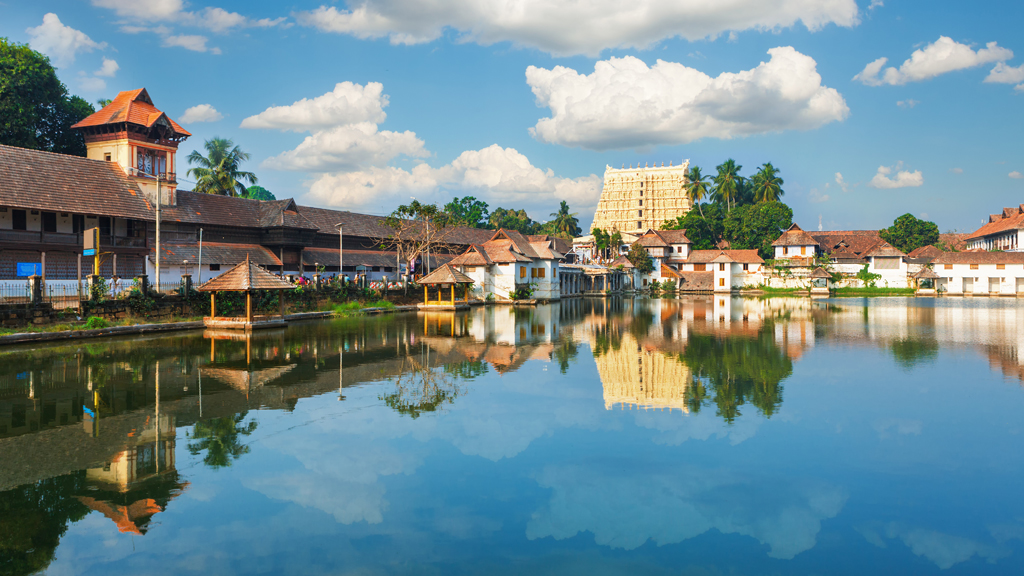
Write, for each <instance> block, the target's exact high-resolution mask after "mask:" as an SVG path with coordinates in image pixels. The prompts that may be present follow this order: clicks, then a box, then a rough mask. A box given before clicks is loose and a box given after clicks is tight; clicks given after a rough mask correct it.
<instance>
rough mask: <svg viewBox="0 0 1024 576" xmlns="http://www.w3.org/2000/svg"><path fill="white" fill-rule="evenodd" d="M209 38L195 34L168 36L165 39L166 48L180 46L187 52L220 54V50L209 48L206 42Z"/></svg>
mask: <svg viewBox="0 0 1024 576" xmlns="http://www.w3.org/2000/svg"><path fill="white" fill-rule="evenodd" d="M207 41H208V38H207V37H206V36H199V35H194V34H179V35H177V36H167V37H166V38H164V43H163V45H164V46H178V47H180V48H184V49H186V50H191V51H193V52H206V51H210V52H212V53H214V54H220V48H207V47H206V42H207Z"/></svg>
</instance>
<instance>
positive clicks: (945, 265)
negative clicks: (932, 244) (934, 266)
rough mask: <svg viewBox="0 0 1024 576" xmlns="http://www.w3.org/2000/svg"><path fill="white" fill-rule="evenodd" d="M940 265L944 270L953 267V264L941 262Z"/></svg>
mask: <svg viewBox="0 0 1024 576" xmlns="http://www.w3.org/2000/svg"><path fill="white" fill-rule="evenodd" d="M942 266H943V269H945V270H952V269H953V265H952V264H943V265H942Z"/></svg>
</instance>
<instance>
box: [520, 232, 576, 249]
mask: <svg viewBox="0 0 1024 576" xmlns="http://www.w3.org/2000/svg"><path fill="white" fill-rule="evenodd" d="M526 238H527V239H528V240H529V241H530V242H541V241H544V240H551V241H552V242H554V243H555V252H558V253H560V254H567V253H569V252H570V251H572V242H570V241H569V240H566V239H565V238H559V237H558V236H551V235H549V234H530V235H528V236H527V237H526Z"/></svg>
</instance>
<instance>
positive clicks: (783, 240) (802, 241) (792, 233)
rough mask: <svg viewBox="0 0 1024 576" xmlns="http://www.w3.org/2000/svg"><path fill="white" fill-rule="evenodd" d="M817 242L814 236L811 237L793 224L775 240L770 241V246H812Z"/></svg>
mask: <svg viewBox="0 0 1024 576" xmlns="http://www.w3.org/2000/svg"><path fill="white" fill-rule="evenodd" d="M817 243H818V242H817V241H816V240H815V239H814V238H811V235H810V234H808V233H807V232H804V231H803V229H802V228H800V227H799V226H797V225H796V224H793V225H792V226H790V227H789V229H788V230H786V231H785V232H783V233H782V236H779V238H778V239H777V240H776V241H775V242H772V246H812V245H815V244H817Z"/></svg>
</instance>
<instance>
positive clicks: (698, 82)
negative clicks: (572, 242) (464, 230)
mask: <svg viewBox="0 0 1024 576" xmlns="http://www.w3.org/2000/svg"><path fill="white" fill-rule="evenodd" d="M1022 23H1024V3H1020V2H984V1H979V2H971V3H966V2H945V1H935V2H906V1H898V0H859V1H855V0H821V1H814V0H633V1H632V2H622V1H618V2H616V1H609V0H576V1H574V2H550V1H545V0H516V1H509V0H505V1H493V0H491V1H488V0H447V1H440V2H439V1H424V0H362V1H359V0H353V1H351V2H345V1H344V0H341V1H337V2H329V1H327V2H325V1H324V0H317V1H312V2H292V3H285V2H259V1H254V0H250V1H248V2H235V1H229V0H217V1H216V2H214V3H205V2H188V1H185V0H74V1H71V0H67V1H58V0H37V1H34V2H23V1H12V0H0V36H3V37H7V38H8V39H10V40H13V41H16V42H23V43H28V44H29V45H30V46H32V47H33V48H34V49H36V50H39V51H40V52H43V53H45V54H47V55H48V56H49V57H50V59H51V61H52V62H53V63H54V65H55V66H56V67H57V70H58V75H59V76H60V78H61V80H62V81H63V82H64V83H65V84H66V85H67V86H68V88H69V90H70V92H71V93H74V94H78V95H80V96H82V97H83V98H86V99H87V100H89V101H91V102H94V101H96V100H97V99H100V98H113V97H114V96H115V95H116V94H117V93H118V92H119V91H122V90H132V89H136V88H140V87H145V88H146V89H147V90H148V91H149V94H150V96H151V97H152V98H153V101H154V104H156V106H157V107H158V108H160V109H161V110H163V111H164V112H166V113H167V114H168V115H169V116H170V117H171V118H174V119H175V120H176V121H178V122H179V123H181V124H182V125H183V126H185V128H187V129H188V130H189V131H190V132H192V134H193V136H192V137H191V138H189V139H188V140H186V141H185V142H184V143H183V144H182V145H181V147H180V148H179V162H182V168H181V169H179V170H178V173H179V181H180V182H181V187H182V188H183V189H187V188H188V187H189V186H190V179H189V178H188V177H187V176H186V175H184V174H183V173H184V172H185V170H184V166H185V163H184V157H185V156H187V155H188V154H189V153H190V152H191V151H192V150H194V149H199V150H202V147H203V143H204V142H205V141H206V140H208V139H210V138H213V137H215V136H216V137H223V138H229V139H231V140H232V141H234V142H235V143H236V144H238V145H239V146H240V147H241V148H242V149H243V150H244V151H246V152H249V153H251V155H252V159H251V160H250V161H249V162H248V163H247V164H245V165H244V167H245V168H246V169H248V170H251V171H253V172H255V173H256V174H257V176H258V177H259V182H260V184H261V185H262V186H264V187H265V188H267V189H268V190H270V191H271V192H273V193H274V194H275V195H276V196H277V197H278V198H295V199H296V200H297V201H298V202H299V203H300V204H307V205H314V206H326V207H333V208H339V209H344V210H352V211H357V212H364V213H370V214H386V213H389V212H390V211H391V210H393V209H394V208H395V207H397V206H398V205H399V204H404V203H407V202H409V201H410V200H411V199H412V198H416V199H418V200H420V201H421V202H438V203H445V202H447V201H449V200H450V199H451V198H452V197H454V196H460V197H461V196H466V195H470V196H475V197H477V198H479V199H482V200H484V201H486V202H488V203H489V204H490V206H491V209H492V210H493V209H494V208H496V207H498V206H501V207H504V208H525V209H526V210H527V211H528V213H529V214H530V216H531V217H532V218H533V219H534V220H538V221H544V220H547V219H549V218H550V214H551V213H552V212H555V211H556V210H557V208H558V205H559V202H560V201H561V200H565V201H567V202H568V203H569V205H570V207H571V209H572V211H573V212H575V213H577V214H578V216H579V218H580V221H581V224H582V225H583V226H584V227H585V228H586V227H589V224H590V222H591V221H592V219H593V212H594V208H595V207H596V204H597V200H598V198H599V197H600V191H601V181H602V178H603V174H604V171H605V168H606V167H607V166H612V167H615V168H620V167H622V166H623V165H627V166H630V165H632V166H637V165H648V164H649V165H652V166H653V165H656V164H657V165H660V163H665V164H668V163H669V162H672V163H673V164H678V163H680V162H682V161H684V160H689V161H690V165H691V166H693V165H697V166H700V167H701V168H702V169H703V171H704V173H714V172H715V166H717V165H718V164H721V163H722V162H723V161H724V160H726V159H727V158H733V159H735V160H736V162H737V163H738V164H740V165H742V167H743V168H742V170H741V174H743V175H747V176H749V175H752V174H754V172H756V170H757V168H758V167H759V166H761V165H762V164H764V163H765V162H771V163H772V164H773V165H774V166H775V167H776V168H778V169H779V170H780V176H781V177H782V178H783V179H784V181H785V184H784V186H783V189H784V191H785V196H784V197H783V200H784V201H785V202H786V203H787V204H789V205H790V206H791V207H792V208H793V212H794V220H795V221H796V222H797V223H799V224H800V225H801V226H802V227H803V228H805V229H812V230H816V229H818V228H819V226H820V227H822V228H823V229H826V230H827V229H873V228H880V227H884V226H887V225H889V224H890V223H891V222H892V221H893V219H895V218H896V217H897V216H899V215H901V214H904V213H907V212H909V213H912V214H914V215H915V216H918V217H921V218H926V219H929V220H932V221H934V222H936V223H937V224H938V226H939V228H940V230H942V231H947V230H960V231H973V230H974V229H976V228H978V227H979V226H980V225H981V224H982V223H983V222H984V221H987V217H988V214H990V213H995V212H999V211H1000V210H1001V209H1002V208H1003V207H1004V206H1016V205H1018V204H1020V203H1022V202H1024V196H1022V194H1021V192H1022V191H1024V154H1022V152H1024V141H1022V138H1021V127H1022V126H1024V113H1022V105H1024V37H1022V36H1021V35H1020V33H1019V30H1020V27H1021V24H1022Z"/></svg>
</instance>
